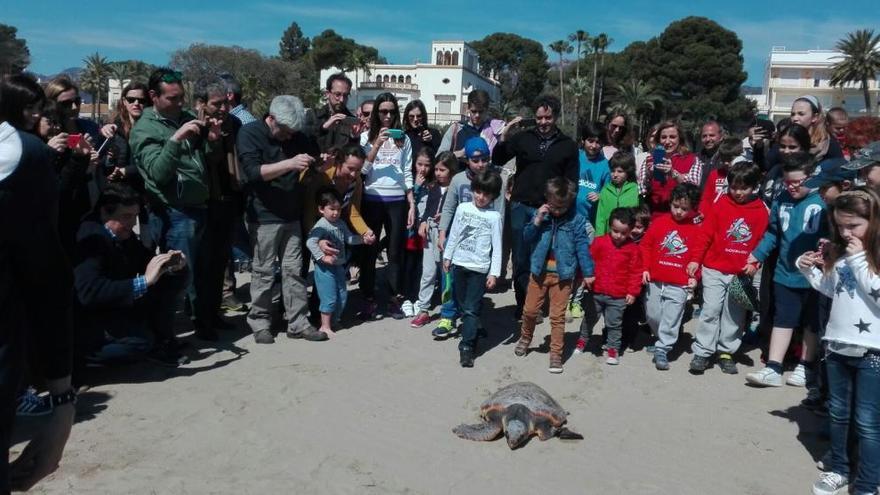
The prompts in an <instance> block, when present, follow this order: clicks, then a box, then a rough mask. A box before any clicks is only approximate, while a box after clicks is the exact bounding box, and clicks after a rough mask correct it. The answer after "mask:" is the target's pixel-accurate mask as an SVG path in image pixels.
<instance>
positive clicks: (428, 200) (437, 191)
mask: <svg viewBox="0 0 880 495" xmlns="http://www.w3.org/2000/svg"><path fill="white" fill-rule="evenodd" d="M456 171H458V158H456V157H455V155H454V154H453V153H452V152H451V151H443V152H441V153H440V154H439V155H437V159H436V163H435V164H434V181H433V182H431V183H429V184H428V185H427V186H426V189H427V191H428V192H427V194H426V195H425V199H424V201H422V202H420V203H418V208H419V212H418V213H419V236H420V237H421V238H422V239H423V240H424V241H423V242H424V245H425V249H424V253H423V255H422V278H421V281H420V282H419V300H418V301H417V302H416V304H415V305H414V309H415V311H416V312H417V313H418V315H417V316H416V317H415V318H414V319H413V321H412V322H410V326H411V327H413V328H421V327H423V326H425V325H426V324H428V323H429V322H430V321H431V317H430V316H429V315H428V309H430V308H431V298H432V297H433V295H434V283H435V282H436V280H437V271H438V270H439V268H440V258H441V257H440V248H439V247H438V246H437V238H438V237H439V228H438V225H437V221H438V219H439V216H440V210H441V209H442V206H443V200H444V199H445V197H446V190H447V189H448V188H449V184H450V181H452V176H453V175H455V173H456ZM441 280H442V278H441Z"/></svg>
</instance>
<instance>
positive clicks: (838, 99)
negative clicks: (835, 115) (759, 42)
mask: <svg viewBox="0 0 880 495" xmlns="http://www.w3.org/2000/svg"><path fill="white" fill-rule="evenodd" d="M841 56H842V53H841V52H839V51H836V50H806V51H795V50H786V49H785V47H773V49H772V50H771V52H770V57H769V59H768V61H767V67H766V72H765V74H764V96H765V98H766V101H765V104H766V107H765V108H766V109H767V113H768V115H769V116H770V118H771V119H772V120H773V121H774V122H778V121H779V120H781V119H783V118H785V117H788V116H789V115H790V113H791V104H792V103H794V100H796V99H797V98H798V97H800V96H803V95H806V94H809V95H813V96H815V97H816V98H818V99H819V102H820V103H821V104H822V107H823V108H824V109H826V110H827V109H829V108H831V107H843V108H845V109H846V111H847V112H848V113H849V114H850V116H855V117H858V116H859V115H865V114H866V113H867V112H866V110H865V97H864V93H863V91H862V89H861V83H849V84H847V85H846V86H845V87H842V88H841V87H837V86H831V85H830V84H829V80H830V79H831V67H832V66H833V65H834V64H836V63H837V62H840V61H841ZM868 90H869V92H870V93H871V103H872V104H873V105H875V108H874V111H875V113H876V110H877V108H876V105H877V99H878V96H880V86H878V78H877V77H875V78H874V79H873V80H869V81H868Z"/></svg>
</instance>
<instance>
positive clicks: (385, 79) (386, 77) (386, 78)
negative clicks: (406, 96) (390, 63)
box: [382, 74, 391, 82]
mask: <svg viewBox="0 0 880 495" xmlns="http://www.w3.org/2000/svg"><path fill="white" fill-rule="evenodd" d="M390 80H391V78H389V77H388V74H385V75H384V76H382V81H384V82H388V81H390Z"/></svg>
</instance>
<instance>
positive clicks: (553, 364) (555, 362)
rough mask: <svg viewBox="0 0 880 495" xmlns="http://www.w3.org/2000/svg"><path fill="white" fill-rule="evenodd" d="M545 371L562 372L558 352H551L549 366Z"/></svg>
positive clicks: (560, 358)
mask: <svg viewBox="0 0 880 495" xmlns="http://www.w3.org/2000/svg"><path fill="white" fill-rule="evenodd" d="M547 371H549V372H550V373H554V374H558V373H562V356H560V355H558V354H551V355H550V367H549V368H547Z"/></svg>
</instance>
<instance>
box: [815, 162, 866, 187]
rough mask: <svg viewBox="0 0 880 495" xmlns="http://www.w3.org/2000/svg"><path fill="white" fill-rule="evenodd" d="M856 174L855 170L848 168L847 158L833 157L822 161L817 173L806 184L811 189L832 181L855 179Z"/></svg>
mask: <svg viewBox="0 0 880 495" xmlns="http://www.w3.org/2000/svg"><path fill="white" fill-rule="evenodd" d="M856 175H857V174H856V172H855V171H853V170H850V169H847V168H846V159H844V158H831V159H828V160H824V161H823V162H821V163H820V164H819V167H818V171H817V172H816V174H815V175H813V176H812V177H810V178H809V179H807V182H806V183H805V184H804V185H805V186H807V187H808V188H810V189H818V188H820V187H822V186H824V185H825V184H828V183H830V182H845V181H853V180H855V178H856Z"/></svg>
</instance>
